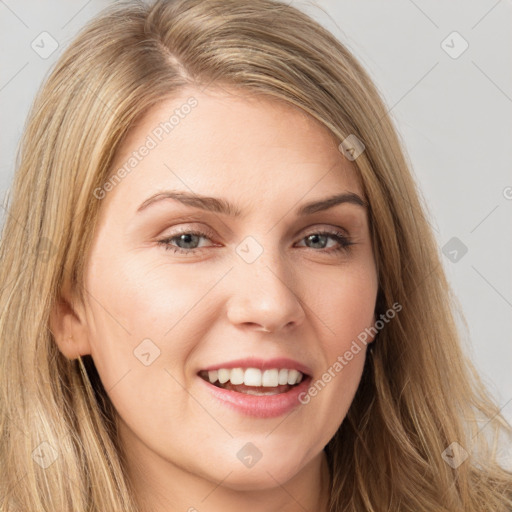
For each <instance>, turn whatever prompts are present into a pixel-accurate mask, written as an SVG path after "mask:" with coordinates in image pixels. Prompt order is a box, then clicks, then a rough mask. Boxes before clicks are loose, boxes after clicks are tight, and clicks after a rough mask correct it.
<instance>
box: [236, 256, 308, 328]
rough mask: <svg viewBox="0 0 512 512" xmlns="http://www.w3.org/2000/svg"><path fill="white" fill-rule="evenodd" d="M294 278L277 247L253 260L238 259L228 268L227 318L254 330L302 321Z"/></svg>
mask: <svg viewBox="0 0 512 512" xmlns="http://www.w3.org/2000/svg"><path fill="white" fill-rule="evenodd" d="M298 285H299V283H298V280H297V278H296V276H295V279H294V275H293V269H290V268H289V266H286V265H285V262H283V261H282V258H281V257H280V256H279V254H278V251H277V250H276V251H269V250H265V251H264V252H263V254H262V255H261V256H260V257H259V258H258V259H257V260H256V261H254V262H252V263H247V262H245V261H243V260H242V259H240V260H239V261H237V262H236V265H235V268H234V269H233V271H232V272H231V279H230V297H229V300H228V302H227V315H228V319H229V321H230V322H231V323H232V324H233V325H235V326H238V327H240V326H244V327H246V328H252V329H254V330H257V331H261V330H263V331H266V332H269V331H270V332H273V333H277V332H279V331H281V330H288V329H292V328H293V327H297V326H299V325H301V324H302V322H303V321H304V318H305V312H304V308H303V303H302V300H301V298H300V297H299V296H298V291H299V290H298V288H299V286H298Z"/></svg>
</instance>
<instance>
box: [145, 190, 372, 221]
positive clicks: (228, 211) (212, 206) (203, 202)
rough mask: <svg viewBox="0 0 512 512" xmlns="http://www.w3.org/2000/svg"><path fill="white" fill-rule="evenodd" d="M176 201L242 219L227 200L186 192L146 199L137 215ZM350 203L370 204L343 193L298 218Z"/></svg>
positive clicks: (306, 208)
mask: <svg viewBox="0 0 512 512" xmlns="http://www.w3.org/2000/svg"><path fill="white" fill-rule="evenodd" d="M167 199H174V200H176V201H179V202H180V203H182V204H184V205H186V206H191V207H193V208H200V209H202V210H205V211H209V212H214V213H221V214H224V215H228V216H230V217H241V216H242V212H241V211H240V209H238V208H237V207H236V206H235V205H233V204H231V203H230V202H228V201H227V200H226V199H223V198H217V197H208V196H203V195H199V194H192V193H189V192H184V191H177V190H166V191H164V192H159V193H157V194H154V195H152V196H151V197H149V198H148V199H146V200H145V201H144V202H143V203H142V204H141V205H140V206H139V208H138V209H137V214H138V213H140V212H142V211H144V210H146V209H147V208H148V207H149V206H150V205H152V204H155V203H157V202H160V201H163V200H167ZM343 203H350V204H355V205H357V206H361V207H363V208H367V207H368V203H367V202H366V201H364V200H363V199H362V198H361V197H360V196H359V195H357V194H356V193H354V192H343V193H342V194H336V195H333V196H329V197H326V198H324V199H320V200H316V201H311V202H309V203H306V204H303V205H302V206H301V207H300V208H299V209H298V210H297V212H296V214H297V216H299V217H302V216H305V215H311V214H313V213H317V212H320V211H324V210H328V209H330V208H332V207H334V206H336V205H338V204H343Z"/></svg>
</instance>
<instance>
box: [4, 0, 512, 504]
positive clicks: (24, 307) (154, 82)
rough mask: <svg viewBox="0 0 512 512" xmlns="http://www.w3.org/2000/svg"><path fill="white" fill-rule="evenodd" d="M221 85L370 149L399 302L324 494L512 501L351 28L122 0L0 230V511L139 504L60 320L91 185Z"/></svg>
mask: <svg viewBox="0 0 512 512" xmlns="http://www.w3.org/2000/svg"><path fill="white" fill-rule="evenodd" d="M208 84H213V85H216V84H218V85H229V86H230V87H239V88H240V90H242V91H246V92H250V93H255V94H263V95H266V96H268V97H270V98H274V99H278V100H281V101H285V102H287V103H288V104H291V105H294V106H296V107H298V108H299V109H302V110H303V111H305V112H307V113H308V114H310V115H311V116H313V117H314V118H315V119H317V120H318V121H319V122H320V123H322V124H323V125H324V126H325V127H326V128H327V129H328V130H329V131H330V132H331V133H332V134H333V136H334V137H336V139H337V140H338V141H339V142H341V141H343V140H344V139H345V138H346V137H347V136H349V135H350V134H353V135H356V136H357V137H358V138H359V139H360V140H361V141H363V142H364V145H365V150H364V152H363V153H362V154H361V155H360V156H359V157H358V158H357V159H356V160H354V162H353V163H354V165H355V168H356V169H357V171H358V173H359V176H360V179H361V183H362V185H363V188H364V193H365V195H366V198H367V200H368V203H369V214H370V226H371V235H372V243H373V248H374V252H375V259H376V264H377V266H378V271H379V293H378V300H377V305H376V315H377V318H378V317H379V314H382V313H384V311H385V310H386V309H387V308H389V307H390V305H391V304H393V303H396V302H397V303H399V304H401V305H402V310H401V311H400V314H399V315H397V316H396V318H394V319H393V320H392V321H391V322H389V323H388V324H387V325H386V326H385V327H384V328H383V329H382V330H381V331H380V332H379V334H378V337H377V340H376V341H375V343H374V344H373V345H374V348H373V350H372V353H371V355H369V356H368V357H367V360H366V365H365V368H364V372H363V377H362V380H361V383H360V386H359V389H358V392H357V394H356V396H355V398H354V401H353V403H352V405H351V407H350V410H349V412H348V415H347V417H346V419H345V420H344V421H343V423H342V424H341V426H340V428H339V430H338V432H337V433H336V435H335V436H334V438H333V439H332V440H331V441H330V442H329V444H328V446H327V447H326V453H327V456H328V461H329V465H330V470H331V475H332V486H331V491H330V508H329V510H330V511H331V512H341V511H344V512H349V511H350V512H360V511H361V510H366V511H374V512H382V511H384V510H393V511H415V512H420V511H425V512H427V511H429V512H430V511H431V512H433V511H436V512H441V511H461V512H462V511H463V512H481V511H482V510H493V511H505V510H510V509H511V507H512V496H511V493H512V491H511V484H512V474H511V473H510V472H509V471H507V470H506V469H505V468H502V467H501V466H500V464H499V463H498V461H497V460H496V453H495V452H496V449H495V445H494V444H493V443H494V440H495V439H497V436H498V434H499V433H500V432H503V433H505V434H507V435H510V433H511V429H510V426H509V425H507V424H506V422H505V420H504V419H503V418H502V416H501V415H500V411H499V409H498V407H497V406H496V404H495V403H494V402H493V400H492V399H491V397H489V396H488V394H487V392H486V391H485V389H484V386H483V384H482V382H481V381H480V380H479V377H478V375H477V374H476V372H475V370H474V367H473V365H472V363H471V362H470V360H469V359H468V358H467V357H466V355H465V353H464V352H463V351H462V349H461V341H460V339H459V334H458V332H457V329H456V324H455V319H454V312H456V311H457V309H458V305H457V301H456V299H455V298H454V297H453V294H452V292H451V290H450V288H449V285H448V283H447V280H446V278H445V275H444V273H443V267H442V265H441V262H440V255H439V252H438V249H437V246H436V243H435V239H434V237H433V235H432V231H431V228H430V226H429V224H428V221H427V217H426V214H425V211H426V209H425V207H424V205H423V204H422V201H421V200H420V194H419V192H418V190H417V189H416V185H415V183H414V181H413V179H412V177H411V174H410V171H409V164H408V163H407V161H406V158H405V156H404V153H403V150H402V149H401V143H400V141H399V138H398V136H397V134H396V133H395V130H394V128H393V126H392V122H391V120H390V118H389V116H388V114H387V109H386V107H385V105H384V104H383V102H382V100H381V98H380V96H379V94H378V92H377V90H376V88H375V86H374V85H373V84H372V82H371V80H370V78H369V76H368V75H367V73H366V72H365V71H364V70H363V69H362V68H361V66H360V65H359V63H358V62H357V61H356V60H355V58H354V57H353V56H352V55H351V54H350V53H349V52H348V50H347V49H346V48H345V47H344V46H343V45H342V44H341V43H340V42H339V41H337V40H336V39H335V38H334V37H333V36H332V35H331V34H330V33H329V32H327V31H326V30H325V29H323V28H322V27H321V26H320V25H319V24H318V23H316V22H315V21H313V20H312V19H311V18H309V17H308V16H307V15H305V14H304V13H302V12H300V11H299V10H298V9H295V8H294V7H292V6H287V5H285V4H283V3H278V2H277V1H273V0H208V1H204V0H175V1H167V2H166V1H158V2H156V3H155V4H151V5H146V4H144V3H142V2H137V3H135V2H132V3H127V2H121V3H117V4H116V5H114V6H113V7H111V8H109V9H108V10H106V11H105V12H104V13H102V14H101V15H100V16H98V17H97V18H96V19H94V20H93V21H92V22H91V23H90V24H89V25H88V26H87V27H86V28H85V29H84V30H83V31H82V32H81V33H80V34H79V36H78V37H77V38H76V40H75V41H74V42H73V43H72V44H71V45H70V46H69V48H68V49H67V50H66V51H65V52H64V53H63V55H62V56H61V58H60V59H59V61H58V62H57V65H56V67H55V69H54V70H53V72H52V73H51V75H50V76H49V78H48V79H47V81H46V83H45V85H44V87H43V88H42V89H41V91H40V93H39V95H38V96H37V98H36V100H35V103H34V105H33V108H32V111H31V114H30V117H29V120H28V124H27V127H26V130H25V133H24V137H23V140H22V145H21V149H20V158H19V162H18V167H17V172H16V174H15V179H14V184H13V187H12V193H11V199H10V205H9V214H8V215H7V218H6V222H5V225H4V229H3V237H2V241H1V246H0V258H1V260H2V267H1V269H0V280H1V282H2V289H1V291H0V344H1V345H0V346H1V351H2V358H1V360H0V392H1V398H0V435H1V439H2V443H1V445H0V461H1V464H2V471H1V472H0V493H1V494H0V499H1V500H2V501H1V505H0V510H1V511H2V512H13V511H24V512H26V511H27V510H31V511H36V510H37V511H52V512H53V511H59V512H63V511H66V510H69V511H71V510H72V511H74V512H85V511H98V512H99V511H101V512H105V511H116V512H117V511H124V512H135V511H137V510H139V508H138V507H137V503H136V499H135V496H134V493H133V492H132V490H131V489H132V488H131V485H130V482H129V481H128V478H127V474H126V469H125V463H124V456H123V453H122V449H121V447H120V446H119V444H118V440H117V424H116V415H115V411H114V409H113V406H112V404H111V403H110V401H109V398H108V395H107V393H106V392H105V390H104V389H103V387H102V385H101V381H100V380H99V378H98V375H97V373H96V372H95V368H94V364H93V363H92V360H90V358H87V357H84V361H82V359H81V358H79V359H76V360H68V359H67V358H66V357H64V356H63V354H62V353H61V352H60V351H59V350H58V347H57V344H56V342H55V339H54V337H53V334H52V332H51V331H50V328H49V319H50V316H51V314H52V311H53V309H54V307H55V305H56V303H57V301H58V300H59V297H60V296H61V293H62V290H63V289H64V288H66V289H69V290H73V291H74V292H75V293H76V295H77V297H78V298H79V299H83V297H84V293H85V291H84V289H83V285H82V282H83V281H82V279H83V275H84V268H85V265H86V263H87V256H88V250H89V247H90V243H91V240H92V239H93V236H94V233H95V228H96V221H97V218H98V212H99V208H100V206H101V201H100V200H98V199H97V198H96V197H95V195H94V190H95V189H97V188H98V187H101V186H102V185H103V184H104V183H105V182H106V181H107V179H108V177H109V175H110V174H111V172H112V168H111V167H112V166H111V164H112V161H113V157H114V155H115V154H116V151H117V150H118V148H119V147H120V145H121V143H122V142H123V140H124V138H125V136H126V134H127V133H128V131H129V130H130V128H131V127H132V126H133V125H134V123H135V122H136V121H137V120H138V119H140V117H141V116H142V115H143V114H144V113H145V112H147V111H148V109H149V108H150V107H152V106H153V105H155V104H157V103H158V102H161V101H162V100H163V99H166V98H169V97H172V95H173V94H175V93H177V92H178V91H179V90H180V89H184V88H187V87H190V86H197V87H201V86H206V85H208ZM484 426H485V428H484ZM480 429H483V430H482V431H481V432H480V431H479V430H480ZM453 442H457V443H459V444H460V445H461V446H462V447H463V448H464V449H465V450H466V451H467V452H468V455H469V456H468V459H467V460H465V461H464V462H463V463H461V464H460V465H459V466H458V467H456V468H452V467H451V466H450V465H449V464H447V463H446V462H445V460H444V459H443V452H444V450H445V449H446V448H447V447H449V446H450V445H451V443H453ZM41 443H46V444H43V445H41ZM41 458H43V459H44V458H46V460H47V462H46V463H44V464H41V461H39V463H36V462H38V459H41ZM52 459H54V460H52ZM50 461H51V464H50V465H48V462H50Z"/></svg>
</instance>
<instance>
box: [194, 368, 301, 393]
mask: <svg viewBox="0 0 512 512" xmlns="http://www.w3.org/2000/svg"><path fill="white" fill-rule="evenodd" d="M198 375H199V377H201V378H202V379H203V380H205V381H206V382H209V383H210V384H212V385H214V386H216V387H218V388H222V389H226V390H229V391H235V392H237V393H243V394H246V395H256V396H265V395H279V394H283V393H287V392H288V391H290V390H291V389H293V388H294V387H295V386H297V385H298V384H299V383H300V382H302V380H304V379H306V378H308V376H307V375H305V374H303V373H302V372H300V371H298V370H295V369H288V368H273V369H269V370H260V369H259V368H229V369H228V368H219V369H218V370H210V371H206V370H202V371H200V372H199V374H198Z"/></svg>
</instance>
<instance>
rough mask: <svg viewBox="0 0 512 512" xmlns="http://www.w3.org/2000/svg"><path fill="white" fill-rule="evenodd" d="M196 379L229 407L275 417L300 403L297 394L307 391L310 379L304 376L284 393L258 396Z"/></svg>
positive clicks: (249, 414) (243, 412) (254, 414)
mask: <svg viewBox="0 0 512 512" xmlns="http://www.w3.org/2000/svg"><path fill="white" fill-rule="evenodd" d="M198 379H199V380H200V381H201V382H202V383H203V384H204V385H205V386H207V388H208V389H209V391H210V393H212V394H213V396H214V397H215V398H217V400H220V401H221V402H223V403H224V404H225V405H226V406H228V407H230V408H231V409H234V410H236V411H238V412H240V413H242V414H245V415H247V416H253V417H256V418H277V417H278V416H282V415H283V414H286V413H289V412H291V411H292V410H293V409H295V407H297V406H298V405H302V404H301V402H300V401H299V396H300V394H301V393H305V392H307V389H308V387H309V381H310V380H311V379H310V378H309V377H305V378H304V379H303V380H302V381H301V382H300V383H299V384H297V385H296V386H293V388H291V389H290V390H289V391H287V392H286V393H279V394H277V395H261V396H258V395H246V394H245V393H238V392H237V391H231V390H229V389H223V388H219V387H217V386H214V385H213V384H211V383H210V382H207V381H206V380H204V379H202V378H201V377H198Z"/></svg>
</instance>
